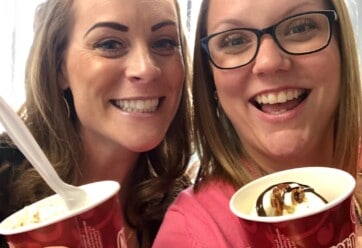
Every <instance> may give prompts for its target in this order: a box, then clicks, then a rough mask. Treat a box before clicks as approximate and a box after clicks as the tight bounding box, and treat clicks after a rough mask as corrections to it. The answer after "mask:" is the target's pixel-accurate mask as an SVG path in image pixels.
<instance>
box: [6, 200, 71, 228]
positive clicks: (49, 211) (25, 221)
mask: <svg viewBox="0 0 362 248" xmlns="http://www.w3.org/2000/svg"><path fill="white" fill-rule="evenodd" d="M67 211H68V210H67V207H66V206H65V204H64V202H63V201H61V200H60V198H52V201H41V202H39V203H38V204H32V205H29V206H26V207H24V208H23V209H22V210H21V211H19V212H17V213H16V215H17V216H16V217H17V218H11V219H9V220H8V221H9V226H10V227H11V228H14V229H15V228H19V227H23V226H29V225H33V224H38V223H42V222H46V221H49V220H52V219H54V218H57V217H59V216H62V215H65V214H66V212H67Z"/></svg>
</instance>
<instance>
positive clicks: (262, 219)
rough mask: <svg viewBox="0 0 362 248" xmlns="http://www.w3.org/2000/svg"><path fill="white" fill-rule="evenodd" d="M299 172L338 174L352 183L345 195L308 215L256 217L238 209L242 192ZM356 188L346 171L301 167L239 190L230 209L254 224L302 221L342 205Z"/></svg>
mask: <svg viewBox="0 0 362 248" xmlns="http://www.w3.org/2000/svg"><path fill="white" fill-rule="evenodd" d="M298 171H309V172H321V171H325V172H328V173H337V174H338V175H340V176H343V177H344V178H346V180H347V181H348V182H349V183H350V185H348V187H347V190H346V191H345V192H344V194H341V195H339V196H338V197H336V198H334V199H332V200H329V201H328V203H327V204H325V205H324V206H323V207H321V208H318V209H316V210H311V211H308V212H306V213H296V214H291V215H284V216H255V215H251V214H246V213H243V212H241V211H239V210H238V209H237V207H236V201H237V198H238V197H239V196H238V195H239V193H240V192H243V191H245V190H246V189H249V188H254V187H255V186H256V185H258V184H260V182H262V181H265V182H266V181H268V180H269V179H274V180H275V178H279V177H281V176H283V175H285V174H292V173H294V172H298ZM280 183H282V182H280ZM298 183H303V179H299V182H298ZM309 186H311V187H312V188H313V185H309ZM355 186H356V181H355V179H354V177H353V176H352V175H351V174H349V173H348V172H346V171H344V170H341V169H337V168H332V167H321V166H318V167H299V168H293V169H287V170H283V171H279V172H275V173H271V174H268V175H266V176H264V177H261V178H258V179H256V180H254V181H252V182H250V183H248V184H246V185H244V186H243V187H242V188H240V189H238V190H237V191H236V192H235V193H234V194H233V196H232V197H231V199H230V202H229V203H230V204H229V206H230V209H231V211H232V212H233V214H235V215H236V216H238V217H240V218H242V219H245V220H249V221H254V222H265V223H279V222H284V221H289V220H294V219H300V218H303V217H307V216H311V215H315V214H318V213H320V212H323V211H325V210H326V209H331V208H333V207H335V206H336V205H338V204H340V203H341V202H343V201H344V200H346V199H347V198H348V197H349V196H351V195H352V194H353V190H354V188H355ZM317 193H319V194H321V195H322V196H323V193H321V192H317ZM255 199H256V197H255ZM250 211H251V209H250Z"/></svg>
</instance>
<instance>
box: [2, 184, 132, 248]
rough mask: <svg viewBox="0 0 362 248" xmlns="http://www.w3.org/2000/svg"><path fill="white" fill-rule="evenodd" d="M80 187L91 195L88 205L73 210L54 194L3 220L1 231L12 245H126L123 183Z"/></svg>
mask: <svg viewBox="0 0 362 248" xmlns="http://www.w3.org/2000/svg"><path fill="white" fill-rule="evenodd" d="M80 187H81V188H83V189H84V190H86V191H87V192H88V196H89V201H88V202H87V205H86V206H84V207H82V208H79V209H76V210H74V211H69V210H68V209H67V208H66V206H65V205H64V202H63V201H62V199H61V198H60V197H59V196H58V195H52V196H50V197H47V198H45V199H43V200H40V201H38V202H36V203H34V204H32V205H29V206H27V207H26V208H24V209H22V210H20V211H18V212H16V213H14V214H13V215H11V216H9V217H8V218H7V219H5V220H4V221H3V222H1V223H0V233H1V234H3V235H5V236H6V239H7V241H8V244H9V246H10V247H11V248H44V247H68V248H98V247H105V248H111V247H112V248H113V247H114V248H116V247H118V248H124V247H126V246H125V245H124V235H123V228H122V219H121V212H120V203H119V189H120V185H119V183H117V182H115V181H101V182H95V183H90V184H86V185H83V186H80ZM37 214H40V215H37ZM34 219H39V221H36V220H34ZM29 222H33V223H29Z"/></svg>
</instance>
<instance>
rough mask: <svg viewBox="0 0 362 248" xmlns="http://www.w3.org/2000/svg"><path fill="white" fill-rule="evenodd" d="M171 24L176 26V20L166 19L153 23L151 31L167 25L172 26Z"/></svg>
mask: <svg viewBox="0 0 362 248" xmlns="http://www.w3.org/2000/svg"><path fill="white" fill-rule="evenodd" d="M170 25H171V26H176V22H174V21H164V22H160V23H157V24H155V25H153V26H152V27H151V31H152V32H154V31H156V30H158V29H160V28H163V27H165V26H170Z"/></svg>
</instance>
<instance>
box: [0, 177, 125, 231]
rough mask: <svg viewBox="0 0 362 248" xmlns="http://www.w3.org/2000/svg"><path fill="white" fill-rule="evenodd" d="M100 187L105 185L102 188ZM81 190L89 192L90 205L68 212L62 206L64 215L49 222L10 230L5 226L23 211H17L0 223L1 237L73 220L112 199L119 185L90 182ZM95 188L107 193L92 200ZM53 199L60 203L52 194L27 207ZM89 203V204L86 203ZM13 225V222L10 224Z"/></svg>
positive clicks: (115, 183) (108, 182)
mask: <svg viewBox="0 0 362 248" xmlns="http://www.w3.org/2000/svg"><path fill="white" fill-rule="evenodd" d="M102 185H105V187H104V186H102ZM79 187H80V188H82V189H86V190H88V191H89V192H90V197H89V200H90V204H89V205H88V204H86V205H85V206H82V207H78V208H77V209H74V210H69V209H67V208H66V206H64V208H65V210H66V211H67V214H66V215H59V216H56V217H54V218H50V219H49V220H46V221H43V222H39V223H31V224H29V225H25V226H21V227H16V228H11V227H8V226H7V223H8V222H9V221H10V220H11V219H12V218H15V217H16V216H17V215H18V214H19V213H20V212H21V211H22V210H23V209H20V210H19V211H17V212H15V213H13V214H12V215H10V216H8V217H7V218H6V219H4V220H3V221H2V222H0V234H2V235H12V234H17V233H23V232H28V231H32V230H35V229H39V228H42V227H46V226H49V225H52V224H54V223H56V222H60V221H64V220H67V219H70V218H73V217H74V216H76V215H79V214H82V213H85V212H87V211H88V210H90V209H92V208H94V207H96V206H98V205H101V203H103V202H105V201H107V200H109V199H110V198H112V197H113V196H114V195H115V194H116V193H117V192H118V191H119V190H120V187H121V186H120V184H119V183H118V182H116V181H112V180H104V181H98V182H92V183H88V184H85V185H81V186H79ZM97 187H99V188H102V187H103V189H109V191H102V192H103V194H100V195H101V197H99V198H98V197H96V199H94V197H92V196H95V193H94V192H93V193H94V194H92V190H91V189H96V188H97ZM54 198H58V199H57V200H59V202H62V201H61V199H60V196H59V195H58V194H53V195H51V196H48V197H46V198H44V199H41V200H39V201H37V202H34V203H32V204H30V205H28V206H27V207H33V206H36V205H40V204H41V203H43V202H46V201H48V200H51V199H54ZM88 203H89V202H88ZM68 213H69V214H68ZM12 223H13V222H12Z"/></svg>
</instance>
